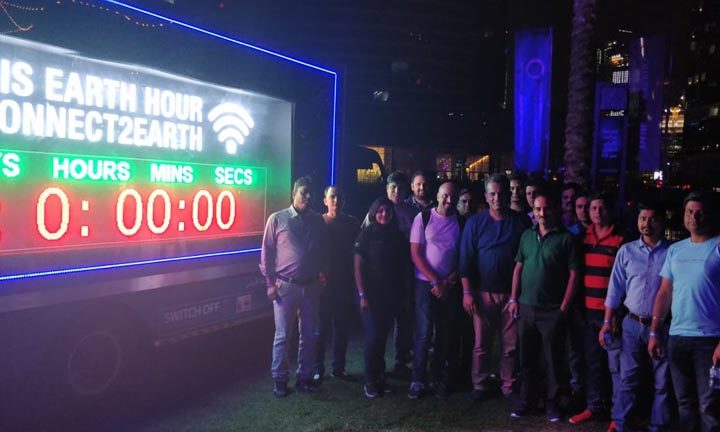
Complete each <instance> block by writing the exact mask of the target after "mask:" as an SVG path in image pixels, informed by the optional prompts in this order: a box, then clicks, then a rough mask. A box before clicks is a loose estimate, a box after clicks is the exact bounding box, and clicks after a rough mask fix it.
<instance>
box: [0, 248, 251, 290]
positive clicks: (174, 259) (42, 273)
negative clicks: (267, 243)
mask: <svg viewBox="0 0 720 432" xmlns="http://www.w3.org/2000/svg"><path fill="white" fill-rule="evenodd" d="M253 252H260V249H259V248H258V249H243V250H234V251H225V252H213V253H206V254H200V255H187V256H180V257H172V258H158V259H152V260H143V261H131V262H125V263H116V264H102V265H95V266H86V267H72V268H66V269H57V270H46V271H40V272H34V273H18V274H11V275H4V276H0V282H4V281H12V280H18V279H29V278H36V277H43V276H59V275H66V274H72V273H84V272H88V271H93V270H110V269H118V268H123V267H135V266H141V265H148V264H160V263H169V262H178V261H188V260H195V259H201V258H215V257H221V256H229V255H242V254H249V253H253Z"/></svg>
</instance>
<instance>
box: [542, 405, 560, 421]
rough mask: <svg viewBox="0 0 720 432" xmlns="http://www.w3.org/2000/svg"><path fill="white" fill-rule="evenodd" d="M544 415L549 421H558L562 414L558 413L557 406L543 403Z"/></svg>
mask: <svg viewBox="0 0 720 432" xmlns="http://www.w3.org/2000/svg"><path fill="white" fill-rule="evenodd" d="M545 415H546V416H547V419H548V421H549V422H550V423H558V422H559V421H560V419H561V418H562V415H561V414H560V411H558V409H557V407H555V406H553V405H550V404H546V405H545Z"/></svg>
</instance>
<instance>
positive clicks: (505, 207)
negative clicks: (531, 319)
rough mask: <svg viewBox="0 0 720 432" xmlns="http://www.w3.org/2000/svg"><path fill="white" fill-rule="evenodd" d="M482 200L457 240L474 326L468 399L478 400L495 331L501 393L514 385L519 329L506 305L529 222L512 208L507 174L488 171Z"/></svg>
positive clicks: (483, 391)
mask: <svg viewBox="0 0 720 432" xmlns="http://www.w3.org/2000/svg"><path fill="white" fill-rule="evenodd" d="M485 199H486V201H487V203H488V209H487V210H485V211H483V212H482V213H480V214H478V215H476V216H474V217H472V218H470V219H469V220H468V222H467V224H466V226H465V229H464V231H463V235H462V240H461V243H460V278H461V282H462V286H463V307H464V308H465V310H466V311H467V312H468V313H469V314H471V315H472V317H473V327H474V329H475V346H474V349H473V361H472V381H473V388H474V390H473V392H472V395H471V398H473V399H476V400H477V399H480V398H481V397H482V396H483V395H484V394H486V393H487V392H488V391H490V390H492V389H491V388H489V382H488V379H489V377H490V359H491V357H492V356H491V351H492V347H493V339H494V337H495V334H496V333H499V334H500V337H501V338H502V351H503V352H502V356H501V358H500V378H501V380H502V392H503V394H504V395H505V396H506V397H508V396H510V393H511V392H512V390H513V386H514V383H515V377H514V374H513V371H514V369H515V347H516V339H517V333H516V330H515V321H514V320H513V317H512V316H510V314H509V313H508V312H507V307H506V306H507V302H508V299H509V298H510V290H511V287H512V274H513V269H514V267H515V254H516V253H517V248H518V244H519V243H520V237H521V236H522V233H523V232H524V231H525V230H526V229H528V228H529V227H530V226H531V225H532V224H531V222H530V218H528V217H527V216H526V215H524V214H522V213H518V212H516V211H514V210H511V209H510V182H509V181H508V179H507V177H505V176H503V175H494V176H491V177H490V178H489V179H488V181H487V182H486V185H485Z"/></svg>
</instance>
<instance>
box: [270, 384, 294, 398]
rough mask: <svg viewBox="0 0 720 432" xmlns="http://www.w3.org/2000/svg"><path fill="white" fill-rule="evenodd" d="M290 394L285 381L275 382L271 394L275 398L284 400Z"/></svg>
mask: <svg viewBox="0 0 720 432" xmlns="http://www.w3.org/2000/svg"><path fill="white" fill-rule="evenodd" d="M288 393H290V392H289V391H288V386H287V382H286V381H275V384H273V394H274V395H275V397H276V398H284V397H285V396H287V395H288Z"/></svg>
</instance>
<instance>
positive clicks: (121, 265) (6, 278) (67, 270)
mask: <svg viewBox="0 0 720 432" xmlns="http://www.w3.org/2000/svg"><path fill="white" fill-rule="evenodd" d="M102 1H104V2H107V3H111V4H113V5H116V6H120V7H122V8H125V9H129V10H132V11H135V12H138V13H141V14H144V15H147V16H151V17H153V18H156V19H158V20H161V21H165V22H167V23H170V24H174V25H177V26H180V27H184V28H187V29H189V30H193V31H196V32H198V33H201V34H204V35H207V36H212V37H215V38H217V39H220V40H224V41H226V42H230V43H233V44H236V45H240V46H243V47H246V48H250V49H253V50H256V51H258V52H261V53H264V54H267V55H270V56H273V57H277V58H279V59H282V60H285V61H289V62H291V63H295V64H297V65H300V66H303V67H307V68H310V69H313V70H316V71H318V72H321V73H325V74H328V75H330V76H332V78H333V97H332V136H331V145H330V179H329V180H330V183H329V184H335V144H336V143H335V138H336V134H337V124H336V122H337V85H338V74H337V72H334V71H332V70H330V69H327V68H323V67H320V66H317V65H314V64H311V63H308V62H305V61H302V60H299V59H296V58H293V57H290V56H287V55H284V54H281V53H279V52H276V51H272V50H269V49H267V48H262V47H259V46H257V45H253V44H250V43H247V42H243V41H240V40H238V39H235V38H232V37H229V36H225V35H222V34H219V33H217V32H214V31H211V30H208V29H204V28H202V27H198V26H195V25H192V24H189V23H186V22H182V21H179V20H176V19H174V18H170V17H167V16H164V15H160V14H157V13H155V12H151V11H149V10H146V9H142V8H139V7H137V6H133V5H129V4H126V3H123V2H120V1H117V0H102ZM259 251H260V249H241V250H233V251H225V252H214V253H207V254H201V255H188V256H181V257H173V258H159V259H152V260H142V261H130V262H124V263H115V264H102V265H94V266H85V267H72V268H65V269H57V270H46V271H39V272H32V273H18V274H9V275H0V282H5V281H13V280H19V279H29V278H37V277H47V276H59V275H67V274H73V273H84V272H89V271H95V270H109V269H118V268H126V267H134V266H142V265H150V264H160V263H170V262H179V261H188V260H194V259H203V258H214V257H221V256H229V255H241V254H248V253H255V252H259Z"/></svg>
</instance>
